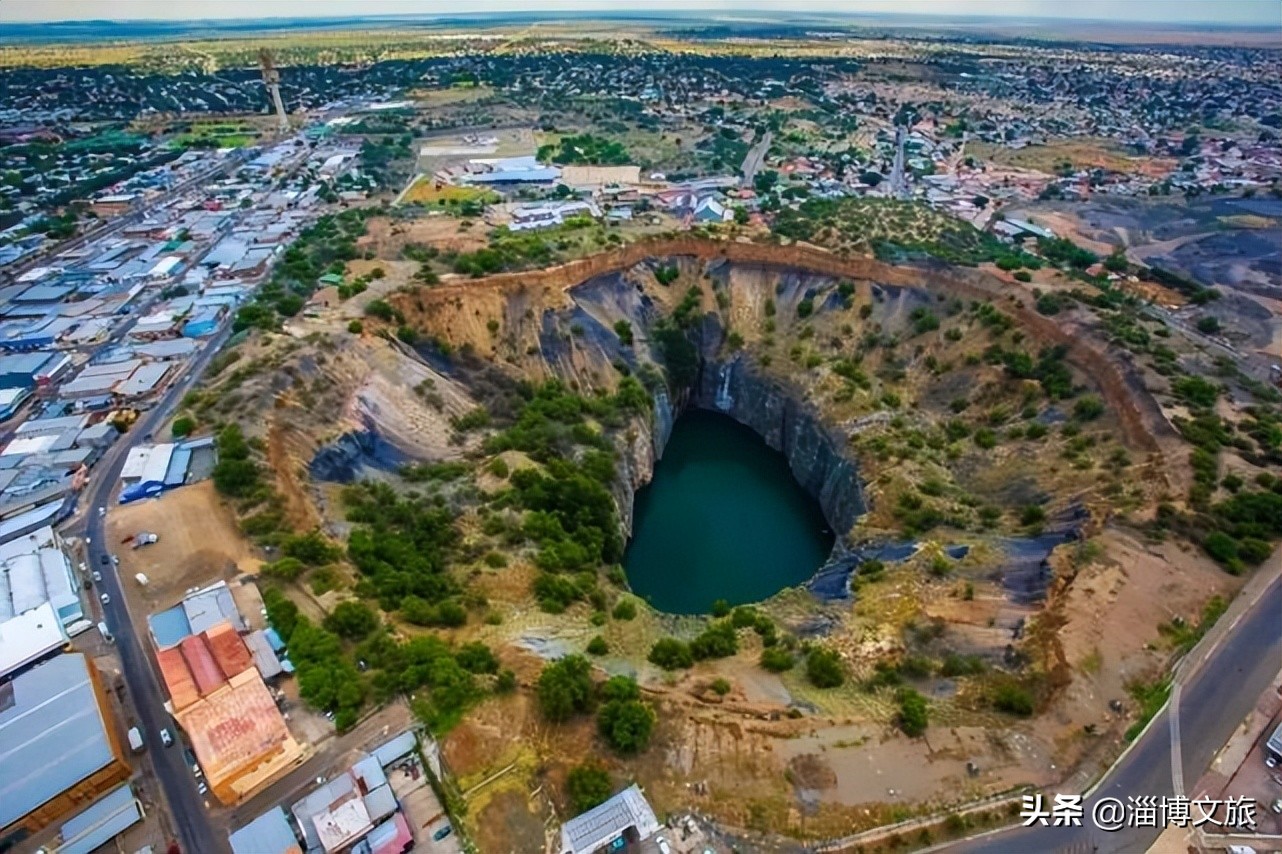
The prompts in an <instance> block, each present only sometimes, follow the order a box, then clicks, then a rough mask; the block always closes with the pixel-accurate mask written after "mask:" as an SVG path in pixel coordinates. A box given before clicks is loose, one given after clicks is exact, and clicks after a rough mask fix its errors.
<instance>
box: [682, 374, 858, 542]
mask: <svg viewBox="0 0 1282 854" xmlns="http://www.w3.org/2000/svg"><path fill="white" fill-rule="evenodd" d="M689 405H691V406H697V407H700V408H703V409H710V410H714V411H717V412H724V413H725V414H726V415H729V416H730V417H731V418H733V419H734V420H736V421H738V422H739V423H740V424H743V425H744V426H746V427H749V428H751V429H752V430H753V431H754V432H755V433H756V434H757V435H758V436H760V437H761V438H762V439H764V440H765V442H766V444H767V445H769V446H770V447H772V448H774V449H775V450H777V451H779V452H780V453H782V454H783V455H784V457H785V458H786V459H787V460H788V466H789V468H791V469H792V474H793V476H794V477H795V478H796V479H797V482H798V483H799V484H801V486H802V488H803V489H805V490H806V492H808V493H810V495H812V496H814V498H815V499H816V500H817V501H818V502H819V506H820V507H821V508H822V509H823V512H824V518H826V519H827V520H828V524H829V525H830V526H832V529H833V531H834V532H836V534H837V535H838V537H839V538H840V537H841V536H842V535H844V534H845V533H846V532H847V531H849V530H850V527H851V526H852V525H854V523H855V520H856V519H858V518H859V516H860V515H862V514H863V512H864V510H865V505H864V497H863V486H862V484H861V482H860V480H859V472H858V469H857V468H856V466H855V464H854V462H853V461H851V460H849V459H847V458H846V457H845V456H844V455H843V454H842V453H841V447H842V444H841V441H840V439H838V438H837V437H835V436H833V435H832V434H830V433H829V432H828V430H827V429H826V428H825V427H824V426H823V424H822V422H821V421H820V420H819V417H818V415H817V414H816V413H815V412H813V411H812V410H811V409H810V408H809V407H808V406H806V405H805V404H804V403H802V402H801V401H799V400H798V399H797V398H796V397H795V396H794V395H793V394H792V393H791V392H790V391H789V390H787V389H785V388H782V387H781V386H779V385H778V384H776V383H774V382H772V381H771V380H768V379H766V378H764V377H762V376H761V375H760V374H758V373H756V372H755V371H754V370H753V368H752V366H751V364H750V363H749V362H748V361H747V360H745V359H739V358H736V359H732V360H729V361H725V362H707V363H705V364H704V366H703V370H702V371H701V373H700V378H699V382H698V383H697V384H696V386H695V388H693V389H692V390H691V394H690V400H689ZM656 438H657V437H656Z"/></svg>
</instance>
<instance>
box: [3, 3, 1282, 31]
mask: <svg viewBox="0 0 1282 854" xmlns="http://www.w3.org/2000/svg"><path fill="white" fill-rule="evenodd" d="M702 9H707V10H709V11H712V12H716V13H720V14H726V15H730V14H735V13H751V12H760V11H784V12H794V13H797V12H816V13H828V14H832V13H837V14H851V15H858V14H897V15H932V16H946V17H975V16H997V17H1010V18H1016V19H1018V18H1030V19H1036V18H1061V19H1065V18H1067V19H1077V20H1104V21H1133V22H1144V23H1157V24H1162V23H1166V24H1190V23H1213V24H1220V25H1225V26H1274V25H1276V26H1278V27H1279V28H1282V3H1279V2H1278V0H1127V2H1117V0H1076V1H1075V2H1073V3H1065V2H1064V0H846V1H845V2H840V0H811V1H810V2H802V3H795V2H794V3H786V2H778V0H773V2H772V0H756V1H755V2H754V0H747V2H744V0H650V2H636V3H618V2H609V0H534V2H514V0H463V2H457V3H453V4H450V5H449V8H441V7H440V6H439V5H438V4H434V3H424V2H422V0H326V2H322V3H317V2H316V0H219V2H217V3H209V2H204V1H203V0H202V2H195V0H0V22H6V23H19V22H42V23H43V22H50V21H86V20H142V19H150V20H171V21H174V20H203V19H214V18H217V19H236V18H240V19H253V18H309V17H348V16H375V15H418V16H424V17H430V16H448V15H458V14H460V13H468V12H476V13H495V12H527V13H528V12H545V11H546V12H552V13H555V12H570V11H573V12H586V11H614V12H630V11H638V12H645V11H656V12H664V11H683V12H689V11H692V10H702Z"/></svg>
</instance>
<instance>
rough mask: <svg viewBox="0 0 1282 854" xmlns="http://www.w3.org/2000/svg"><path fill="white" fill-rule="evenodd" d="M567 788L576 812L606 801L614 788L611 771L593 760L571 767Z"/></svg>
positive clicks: (584, 810) (582, 811) (567, 778)
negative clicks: (611, 781)
mask: <svg viewBox="0 0 1282 854" xmlns="http://www.w3.org/2000/svg"><path fill="white" fill-rule="evenodd" d="M565 788H566V794H567V795H568V796H569V799H570V803H571V804H572V805H573V808H574V812H575V814H578V813H584V812H587V811H588V810H590V809H592V808H593V807H595V806H599V805H600V804H603V803H605V802H606V801H607V800H609V799H610V795H611V794H612V793H613V789H614V787H613V785H612V784H611V783H610V772H609V771H607V770H605V768H604V767H602V766H601V765H600V764H599V763H597V762H593V761H588V762H584V763H583V764H582V765H576V766H575V767H573V768H571V769H570V773H569V774H568V775H567V776H566V778H565Z"/></svg>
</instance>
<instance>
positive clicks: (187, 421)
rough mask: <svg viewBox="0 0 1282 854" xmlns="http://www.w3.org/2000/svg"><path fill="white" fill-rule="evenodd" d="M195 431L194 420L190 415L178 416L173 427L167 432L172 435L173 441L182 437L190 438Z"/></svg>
mask: <svg viewBox="0 0 1282 854" xmlns="http://www.w3.org/2000/svg"><path fill="white" fill-rule="evenodd" d="M195 429H196V419H195V418H192V417H191V416H190V415H180V416H178V417H177V418H175V419H174V423H173V425H171V426H170V428H169V430H170V432H171V433H173V435H174V438H175V439H181V438H183V437H184V436H190V435H191V434H192V431H193V430H195Z"/></svg>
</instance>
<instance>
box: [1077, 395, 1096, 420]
mask: <svg viewBox="0 0 1282 854" xmlns="http://www.w3.org/2000/svg"><path fill="white" fill-rule="evenodd" d="M1103 414H1104V401H1102V400H1100V399H1099V397H1098V396H1096V395H1093V394H1088V395H1086V396H1084V397H1080V398H1078V399H1077V402H1076V403H1074V404H1073V417H1074V418H1076V419H1077V420H1078V421H1093V420H1095V419H1096V418H1099V417H1100V416H1101V415H1103Z"/></svg>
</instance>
